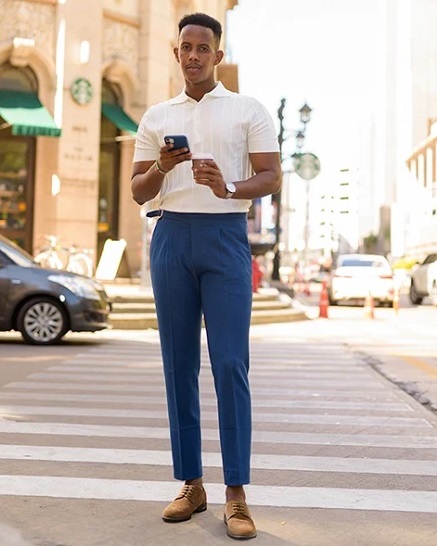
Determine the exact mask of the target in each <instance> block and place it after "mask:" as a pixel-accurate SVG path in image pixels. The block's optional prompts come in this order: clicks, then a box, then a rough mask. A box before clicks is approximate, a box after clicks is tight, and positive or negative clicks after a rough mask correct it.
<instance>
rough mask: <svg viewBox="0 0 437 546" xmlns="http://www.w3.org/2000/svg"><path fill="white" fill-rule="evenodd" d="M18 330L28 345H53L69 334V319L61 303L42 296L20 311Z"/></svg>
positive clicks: (27, 303) (25, 305)
mask: <svg viewBox="0 0 437 546" xmlns="http://www.w3.org/2000/svg"><path fill="white" fill-rule="evenodd" d="M17 329H18V331H19V332H20V333H21V335H22V336H23V338H24V340H25V341H26V342H27V343H30V344H32V345H53V344H55V343H58V342H59V341H60V339H61V338H62V337H63V336H64V335H65V334H66V333H67V332H68V319H67V315H66V313H65V310H64V308H63V307H62V305H61V304H60V303H58V302H57V301H55V300H52V299H50V298H46V297H43V296H41V297H38V298H33V299H32V300H29V301H28V302H26V303H25V304H24V305H23V307H22V308H21V309H20V311H19V313H18V316H17Z"/></svg>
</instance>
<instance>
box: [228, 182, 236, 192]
mask: <svg viewBox="0 0 437 546" xmlns="http://www.w3.org/2000/svg"><path fill="white" fill-rule="evenodd" d="M226 189H227V190H228V191H230V192H231V193H235V192H236V190H237V188H236V187H235V184H234V183H233V182H228V183H227V184H226Z"/></svg>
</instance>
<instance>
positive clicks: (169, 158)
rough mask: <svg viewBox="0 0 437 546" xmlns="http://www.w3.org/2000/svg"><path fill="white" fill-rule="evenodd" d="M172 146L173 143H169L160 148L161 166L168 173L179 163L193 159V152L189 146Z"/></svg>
mask: <svg viewBox="0 0 437 546" xmlns="http://www.w3.org/2000/svg"><path fill="white" fill-rule="evenodd" d="M172 148H173V144H168V145H166V146H163V147H162V148H161V149H160V150H159V159H158V163H159V167H160V168H161V169H162V170H163V171H165V172H166V173H168V172H170V171H171V170H172V169H174V168H175V167H176V165H178V164H179V163H182V162H183V161H190V159H191V152H190V151H189V150H188V148H179V149H178V150H173V149H172Z"/></svg>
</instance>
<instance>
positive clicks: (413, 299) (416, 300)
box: [410, 282, 423, 305]
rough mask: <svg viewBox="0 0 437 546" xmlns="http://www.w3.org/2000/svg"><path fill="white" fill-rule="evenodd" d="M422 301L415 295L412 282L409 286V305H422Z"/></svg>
mask: <svg viewBox="0 0 437 546" xmlns="http://www.w3.org/2000/svg"><path fill="white" fill-rule="evenodd" d="M422 300H423V298H421V297H420V296H419V295H418V294H417V292H416V288H415V286H414V283H413V282H412V283H411V286H410V301H411V303H414V305H420V304H421V303H422Z"/></svg>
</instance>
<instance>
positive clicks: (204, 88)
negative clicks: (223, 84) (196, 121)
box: [185, 80, 218, 102]
mask: <svg viewBox="0 0 437 546" xmlns="http://www.w3.org/2000/svg"><path fill="white" fill-rule="evenodd" d="M217 83H218V82H216V81H215V80H213V81H212V82H204V83H202V84H201V85H190V84H189V83H188V82H185V93H186V94H187V95H188V96H189V97H191V98H192V99H194V100H195V101H197V102H199V101H200V100H202V98H203V97H204V96H205V95H206V94H207V93H210V92H211V91H212V90H213V89H214V88H215V87H216V85H217Z"/></svg>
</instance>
